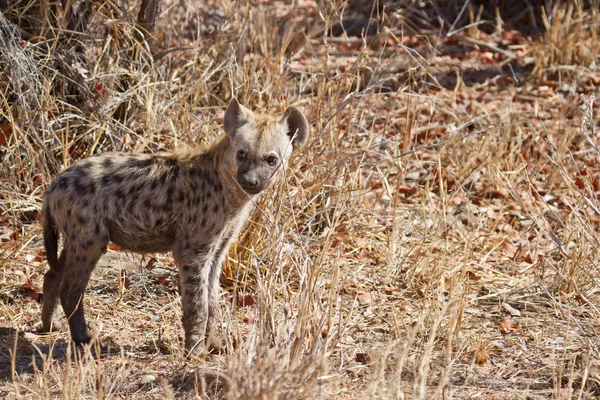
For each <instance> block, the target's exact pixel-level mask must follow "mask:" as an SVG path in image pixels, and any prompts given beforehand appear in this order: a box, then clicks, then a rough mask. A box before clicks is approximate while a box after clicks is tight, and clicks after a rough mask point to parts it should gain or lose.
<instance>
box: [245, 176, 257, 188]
mask: <svg viewBox="0 0 600 400" xmlns="http://www.w3.org/2000/svg"><path fill="white" fill-rule="evenodd" d="M245 181H246V185H248V186H250V187H257V186H258V179H256V178H247V179H245Z"/></svg>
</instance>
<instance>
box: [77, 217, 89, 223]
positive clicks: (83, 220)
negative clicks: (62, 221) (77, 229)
mask: <svg viewBox="0 0 600 400" xmlns="http://www.w3.org/2000/svg"><path fill="white" fill-rule="evenodd" d="M77 221H78V222H79V224H80V225H85V223H86V222H87V219H86V218H85V217H84V216H82V215H78V216H77Z"/></svg>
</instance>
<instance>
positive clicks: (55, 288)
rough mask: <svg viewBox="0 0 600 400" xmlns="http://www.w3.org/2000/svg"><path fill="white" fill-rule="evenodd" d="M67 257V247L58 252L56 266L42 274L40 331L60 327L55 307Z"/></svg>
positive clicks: (49, 330)
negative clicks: (42, 293)
mask: <svg viewBox="0 0 600 400" xmlns="http://www.w3.org/2000/svg"><path fill="white" fill-rule="evenodd" d="M66 259H67V249H64V250H63V251H62V252H61V253H60V257H59V258H58V263H57V265H56V268H52V267H50V269H49V270H48V271H47V272H46V274H45V275H44V287H43V288H44V297H43V302H42V332H45V333H48V332H51V331H53V330H60V329H62V324H61V323H60V322H59V321H58V320H56V319H55V318H54V317H55V312H54V311H55V309H56V304H57V303H58V294H59V290H60V282H61V281H62V275H63V270H64V267H65V262H66Z"/></svg>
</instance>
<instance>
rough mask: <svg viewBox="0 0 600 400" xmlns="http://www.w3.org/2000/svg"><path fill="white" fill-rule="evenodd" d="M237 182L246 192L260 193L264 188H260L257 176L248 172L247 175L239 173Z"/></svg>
mask: <svg viewBox="0 0 600 400" xmlns="http://www.w3.org/2000/svg"><path fill="white" fill-rule="evenodd" d="M237 181H238V183H239V184H240V186H241V187H242V189H244V190H245V191H246V192H251V193H252V192H260V191H261V190H262V188H260V187H259V186H262V185H259V180H258V176H256V174H253V173H250V172H247V173H238V176H237Z"/></svg>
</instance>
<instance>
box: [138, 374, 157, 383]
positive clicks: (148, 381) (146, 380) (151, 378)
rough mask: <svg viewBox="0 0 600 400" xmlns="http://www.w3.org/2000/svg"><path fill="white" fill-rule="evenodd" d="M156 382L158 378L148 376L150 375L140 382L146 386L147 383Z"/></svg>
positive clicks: (143, 377)
mask: <svg viewBox="0 0 600 400" xmlns="http://www.w3.org/2000/svg"><path fill="white" fill-rule="evenodd" d="M155 380H156V377H155V376H154V375H150V374H148V375H144V376H142V379H140V382H141V383H142V384H146V383H151V382H154V381H155Z"/></svg>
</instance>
